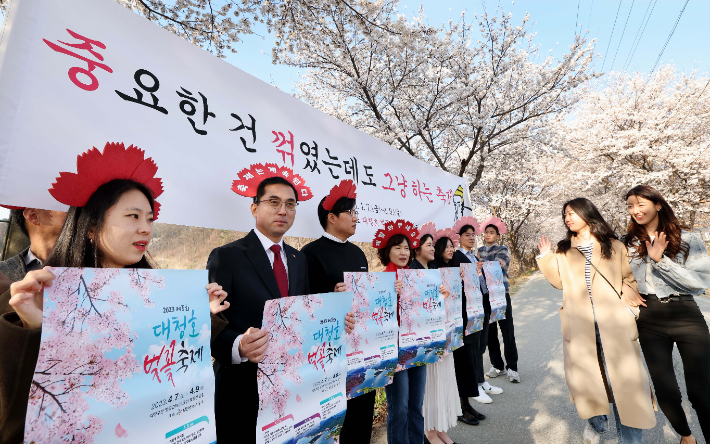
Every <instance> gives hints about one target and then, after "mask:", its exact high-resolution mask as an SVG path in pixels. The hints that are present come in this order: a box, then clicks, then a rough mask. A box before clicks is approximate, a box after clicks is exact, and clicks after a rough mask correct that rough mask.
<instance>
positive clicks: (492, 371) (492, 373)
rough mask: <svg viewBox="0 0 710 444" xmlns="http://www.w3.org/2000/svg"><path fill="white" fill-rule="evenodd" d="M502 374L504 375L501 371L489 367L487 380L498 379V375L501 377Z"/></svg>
mask: <svg viewBox="0 0 710 444" xmlns="http://www.w3.org/2000/svg"><path fill="white" fill-rule="evenodd" d="M504 373H505V372H504V371H503V370H498V369H497V368H495V367H491V369H490V370H488V377H489V378H496V377H498V376H500V375H502V374H504Z"/></svg>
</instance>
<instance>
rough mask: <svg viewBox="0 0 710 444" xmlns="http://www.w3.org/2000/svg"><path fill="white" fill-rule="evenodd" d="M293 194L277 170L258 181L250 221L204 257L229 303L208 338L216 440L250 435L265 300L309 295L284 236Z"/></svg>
mask: <svg viewBox="0 0 710 444" xmlns="http://www.w3.org/2000/svg"><path fill="white" fill-rule="evenodd" d="M235 191H237V190H236V189H235ZM239 194H242V195H245V194H243V193H239ZM298 196H299V193H298V192H297V190H296V187H295V186H294V184H292V183H291V182H289V181H288V180H286V179H284V178H283V177H270V178H267V179H264V180H262V181H261V182H260V183H259V185H258V187H257V188H256V193H255V195H253V197H254V202H253V203H252V204H251V212H252V215H253V216H254V218H255V219H256V228H255V229H254V230H252V231H250V232H249V234H248V235H247V236H246V237H244V238H243V239H239V240H237V241H235V242H232V243H230V244H227V245H224V246H222V247H219V248H216V249H214V250H213V251H212V253H211V254H210V257H209V259H208V261H207V269H208V270H209V280H210V282H219V283H220V285H222V287H223V289H224V290H225V291H226V292H227V293H228V294H229V296H228V297H227V300H228V301H229V302H230V307H229V308H228V309H227V310H225V311H224V312H223V313H224V315H225V316H226V318H227V320H228V321H229V324H228V325H227V327H226V328H225V329H224V330H223V331H222V332H221V333H220V334H219V336H217V338H214V340H213V343H212V356H214V358H215V359H216V361H217V364H216V371H215V384H216V392H215V418H216V426H217V441H218V442H219V443H221V444H223V443H232V442H235V443H236V442H238V443H253V442H256V418H257V413H258V408H259V394H258V389H257V382H256V372H257V363H258V362H259V361H261V359H262V358H263V357H264V353H265V352H266V348H267V346H268V333H267V332H266V331H263V330H261V328H260V327H261V325H262V318H263V312H264V304H265V302H266V301H268V300H270V299H276V298H280V297H284V296H297V295H307V294H309V287H308V266H307V262H306V257H305V256H304V255H303V254H302V253H301V252H299V251H298V250H296V249H294V248H292V247H291V246H289V245H287V244H285V243H284V242H283V240H282V238H283V236H284V234H285V233H286V232H287V231H288V229H289V228H291V225H292V224H293V221H294V219H295V217H296V205H297V204H298ZM249 197H252V196H249Z"/></svg>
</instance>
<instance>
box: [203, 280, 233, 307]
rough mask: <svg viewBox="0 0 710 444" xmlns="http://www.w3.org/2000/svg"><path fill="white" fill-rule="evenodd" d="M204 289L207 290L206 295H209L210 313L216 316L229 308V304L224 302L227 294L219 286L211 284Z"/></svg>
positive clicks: (214, 283)
mask: <svg viewBox="0 0 710 444" xmlns="http://www.w3.org/2000/svg"><path fill="white" fill-rule="evenodd" d="M205 288H207V293H208V294H209V295H210V312H211V313H212V314H217V313H219V312H220V311H224V310H226V309H228V308H229V302H227V301H225V299H227V292H226V291H224V290H222V286H221V285H219V284H217V283H216V282H212V283H211V284H207V287H205Z"/></svg>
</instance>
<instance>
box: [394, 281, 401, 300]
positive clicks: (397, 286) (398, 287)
mask: <svg viewBox="0 0 710 444" xmlns="http://www.w3.org/2000/svg"><path fill="white" fill-rule="evenodd" d="M394 290H395V291H396V292H397V296H399V294H400V293H402V281H400V280H399V279H397V280H396V281H394Z"/></svg>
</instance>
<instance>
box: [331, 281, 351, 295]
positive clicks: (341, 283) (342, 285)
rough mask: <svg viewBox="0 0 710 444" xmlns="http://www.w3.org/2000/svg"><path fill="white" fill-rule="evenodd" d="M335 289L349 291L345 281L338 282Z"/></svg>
mask: <svg viewBox="0 0 710 444" xmlns="http://www.w3.org/2000/svg"><path fill="white" fill-rule="evenodd" d="M333 291H335V292H336V293H340V292H341V291H348V289H347V288H346V287H345V282H338V283H337V284H335V289H334V290H333Z"/></svg>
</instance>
